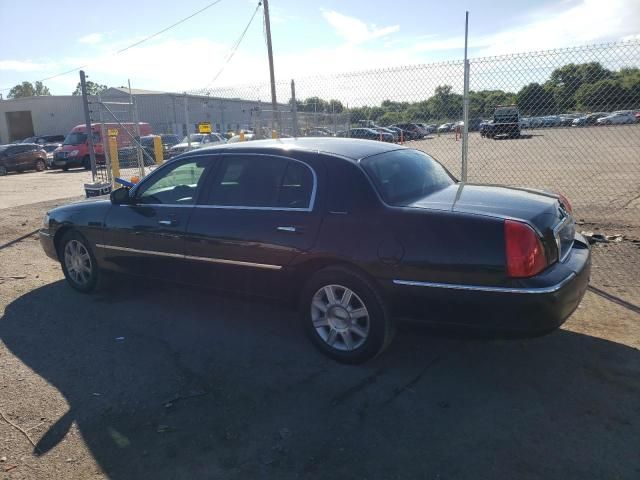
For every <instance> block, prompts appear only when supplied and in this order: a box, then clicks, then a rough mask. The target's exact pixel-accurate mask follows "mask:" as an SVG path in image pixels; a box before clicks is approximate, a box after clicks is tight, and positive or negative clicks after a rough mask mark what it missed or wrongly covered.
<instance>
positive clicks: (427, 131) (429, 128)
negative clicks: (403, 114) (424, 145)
mask: <svg viewBox="0 0 640 480" xmlns="http://www.w3.org/2000/svg"><path fill="white" fill-rule="evenodd" d="M416 125H418V126H419V127H420V128H421V129H422V130H423V131H424V132H425V134H426V135H429V134H431V133H435V132H436V130H437V129H438V127H436V126H435V125H427V124H426V123H416Z"/></svg>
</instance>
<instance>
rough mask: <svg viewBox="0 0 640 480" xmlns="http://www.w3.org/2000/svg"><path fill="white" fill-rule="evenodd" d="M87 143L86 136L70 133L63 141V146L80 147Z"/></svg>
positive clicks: (84, 134)
mask: <svg viewBox="0 0 640 480" xmlns="http://www.w3.org/2000/svg"><path fill="white" fill-rule="evenodd" d="M86 141H87V134H86V133H80V132H71V133H70V134H69V135H67V136H66V138H65V139H64V142H63V145H82V144H83V143H85V142H86Z"/></svg>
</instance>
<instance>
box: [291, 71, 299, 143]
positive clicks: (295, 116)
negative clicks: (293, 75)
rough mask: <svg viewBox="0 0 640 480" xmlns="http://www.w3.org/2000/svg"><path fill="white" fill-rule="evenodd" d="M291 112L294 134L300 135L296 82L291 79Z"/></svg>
mask: <svg viewBox="0 0 640 480" xmlns="http://www.w3.org/2000/svg"><path fill="white" fill-rule="evenodd" d="M291 113H292V114H293V115H292V119H293V125H292V126H293V136H294V137H297V136H298V104H297V103H296V82H294V81H293V79H292V80H291Z"/></svg>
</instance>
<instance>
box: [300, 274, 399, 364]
mask: <svg viewBox="0 0 640 480" xmlns="http://www.w3.org/2000/svg"><path fill="white" fill-rule="evenodd" d="M347 292H350V293H347ZM347 296H348V298H345V297H347ZM332 297H333V298H332ZM338 297H340V298H338ZM300 312H301V313H300V316H301V320H302V322H303V326H304V329H305V332H306V333H307V335H308V336H309V338H310V339H311V342H312V343H313V344H314V345H315V346H316V347H317V348H318V349H319V350H320V351H321V352H322V353H324V354H325V355H326V356H328V357H330V358H332V359H333V360H336V361H338V362H340V363H348V364H357V363H362V362H365V361H367V360H370V359H372V358H374V357H376V356H377V355H379V354H380V353H382V352H383V351H384V350H385V348H387V346H388V345H389V343H391V340H392V338H393V333H394V326H393V321H392V319H391V316H390V314H389V310H388V306H387V304H386V302H385V301H384V299H383V298H382V295H381V294H380V293H379V291H378V288H377V287H376V286H375V285H374V284H373V283H372V282H371V281H370V280H369V279H367V278H366V277H364V276H363V275H361V274H360V273H358V272H355V271H353V270H351V269H348V268H345V267H338V266H336V267H327V268H325V269H322V270H320V271H318V272H316V273H315V274H314V275H313V277H311V279H310V280H309V281H308V282H307V284H306V285H305V287H304V290H303V293H302V295H301V299H300ZM354 312H356V313H354ZM356 315H359V316H356Z"/></svg>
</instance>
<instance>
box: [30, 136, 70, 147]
mask: <svg viewBox="0 0 640 480" xmlns="http://www.w3.org/2000/svg"><path fill="white" fill-rule="evenodd" d="M64 137H65V136H64V135H36V136H35V137H28V138H25V139H24V140H21V141H20V143H37V144H38V145H44V144H45V143H62V142H64Z"/></svg>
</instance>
